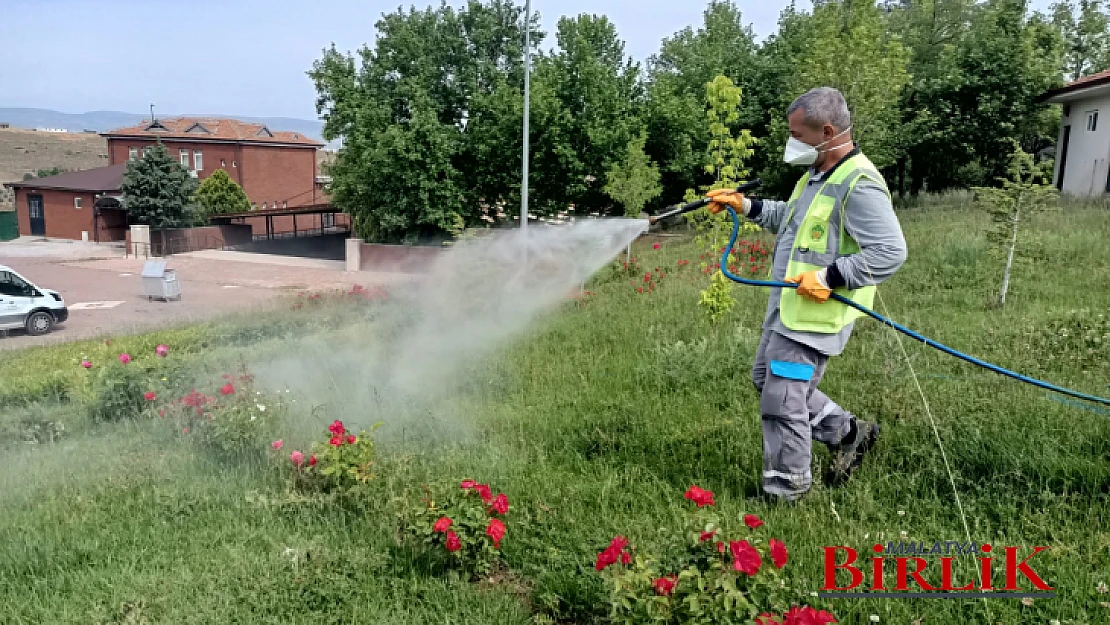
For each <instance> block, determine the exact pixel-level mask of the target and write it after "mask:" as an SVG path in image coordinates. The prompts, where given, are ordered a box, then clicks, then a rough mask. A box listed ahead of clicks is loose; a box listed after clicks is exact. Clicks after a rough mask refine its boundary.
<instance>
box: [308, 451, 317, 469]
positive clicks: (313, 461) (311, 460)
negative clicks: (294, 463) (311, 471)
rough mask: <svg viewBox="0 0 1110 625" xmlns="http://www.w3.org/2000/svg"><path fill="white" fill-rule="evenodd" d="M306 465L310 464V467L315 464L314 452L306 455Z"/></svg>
mask: <svg viewBox="0 0 1110 625" xmlns="http://www.w3.org/2000/svg"><path fill="white" fill-rule="evenodd" d="M308 466H310V467H314V466H316V454H312V455H311V456H309V457H308Z"/></svg>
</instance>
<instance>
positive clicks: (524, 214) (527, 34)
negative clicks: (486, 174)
mask: <svg viewBox="0 0 1110 625" xmlns="http://www.w3.org/2000/svg"><path fill="white" fill-rule="evenodd" d="M531 73H532V0H525V2H524V159H523V162H524V166H523V168H522V169H523V180H522V181H521V185H520V229H521V235H522V236H523V235H524V234H525V232H527V229H528V107H529V102H528V99H529V98H528V96H529V82H530V80H529V78H530V75H531Z"/></svg>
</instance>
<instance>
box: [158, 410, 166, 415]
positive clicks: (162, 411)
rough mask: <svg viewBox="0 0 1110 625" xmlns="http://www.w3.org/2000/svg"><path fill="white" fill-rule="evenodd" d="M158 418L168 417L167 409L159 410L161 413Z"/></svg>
mask: <svg viewBox="0 0 1110 625" xmlns="http://www.w3.org/2000/svg"><path fill="white" fill-rule="evenodd" d="M158 416H159V417H164V416H166V409H165V408H163V409H161V410H159V411H158Z"/></svg>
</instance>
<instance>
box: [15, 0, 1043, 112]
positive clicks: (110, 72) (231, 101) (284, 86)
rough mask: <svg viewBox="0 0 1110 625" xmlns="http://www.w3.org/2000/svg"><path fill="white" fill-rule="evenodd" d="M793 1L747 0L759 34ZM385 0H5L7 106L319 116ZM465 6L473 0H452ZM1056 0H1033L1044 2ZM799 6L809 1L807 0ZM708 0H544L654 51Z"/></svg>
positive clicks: (645, 51) (697, 17) (542, 6)
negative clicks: (332, 83) (321, 60)
mask: <svg viewBox="0 0 1110 625" xmlns="http://www.w3.org/2000/svg"><path fill="white" fill-rule="evenodd" d="M787 3H788V0H762V1H752V0H740V1H739V6H740V7H741V10H742V11H743V15H744V20H745V22H748V23H750V24H751V25H752V27H753V28H754V30H755V32H756V35H757V36H758V37H760V38H762V37H765V36H766V35H767V34H768V33H770V32H773V31H774V29H775V28H776V26H777V23H778V15H779V12H780V11H781V10H782V8H783V7H784V6H786V5H787ZM411 4H416V5H417V6H420V7H423V6H428V3H424V2H416V3H413V2H407V3H403V4H402V3H401V2H399V1H386V0H362V1H359V0H223V1H221V2H216V1H215V0H192V1H188V2H169V1H168V0H142V1H140V0H0V106H6V107H34V108H48V109H55V110H59V111H63V112H67V113H81V112H85V111H92V110H117V111H125V112H129V113H143V112H146V111H147V110H148V107H149V105H150V103H152V102H153V103H155V104H156V106H157V109H158V110H162V111H165V112H167V113H169V112H174V113H184V112H188V113H220V114H227V115H243V116H284V117H299V118H307V119H314V118H315V117H316V111H315V103H314V97H315V91H314V89H313V87H312V82H311V81H310V80H309V79H308V77H307V76H306V75H305V71H306V70H308V69H309V68H310V67H311V66H312V62H313V60H315V59H316V58H318V57H319V56H320V52H321V50H322V49H323V48H324V47H326V46H328V45H329V44H331V43H332V42H335V44H336V45H337V46H338V48H339V49H340V50H351V51H353V50H356V49H357V48H359V47H360V46H361V45H362V44H364V43H372V42H373V38H374V23H375V22H376V21H377V20H378V18H379V17H380V16H381V14H382V13H383V12H393V11H394V10H396V9H397V8H398V7H399V6H405V7H407V6H410V5H411ZM449 4H451V5H454V6H462V5H463V4H465V2H463V1H460V0H451V1H450V2H449ZM1048 4H1049V0H1033V5H1034V6H1036V7H1045V6H1047V5H1048ZM798 6H799V7H804V8H805V9H806V10H808V9H809V8H810V6H811V5H810V3H809V2H808V0H799V2H798ZM704 7H705V4H704V3H702V2H682V1H679V2H675V1H674V0H536V1H535V2H533V4H532V8H533V10H534V11H538V12H539V13H540V15H541V17H542V18H543V26H544V30H545V31H546V32H547V37H546V38H545V47H547V46H549V45H552V44H554V40H555V35H554V33H555V24H556V22H557V21H558V19H559V17H560V16H563V15H577V14H579V13H585V12H589V13H596V14H604V15H607V16H608V17H609V19H611V20H613V22H614V23H615V24H616V26H617V30H618V32H619V33H620V36H621V38H622V39H624V41H625V43H626V50H627V52H628V53H629V54H631V55H632V56H633V57H634V58H636V59H638V60H641V61H642V60H644V59H646V58H647V57H648V56H649V55H651V54H652V53H654V52H656V51H657V50H658V48H659V42H660V40H661V39H663V38H664V37H668V36H670V35H671V34H673V33H674V32H676V31H678V30H680V29H681V28H683V27H685V26H688V25H695V26H696V25H698V24H700V23H701V14H702V11H703V9H704Z"/></svg>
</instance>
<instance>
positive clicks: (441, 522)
mask: <svg viewBox="0 0 1110 625" xmlns="http://www.w3.org/2000/svg"><path fill="white" fill-rule="evenodd" d="M451 523H452V521H451V519H449V518H447V517H445V516H441V517H439V519H437V520H436V522H435V525H433V526H432V531H433V532H440V533H443V532H446V531H447V528H449V527H451Z"/></svg>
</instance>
